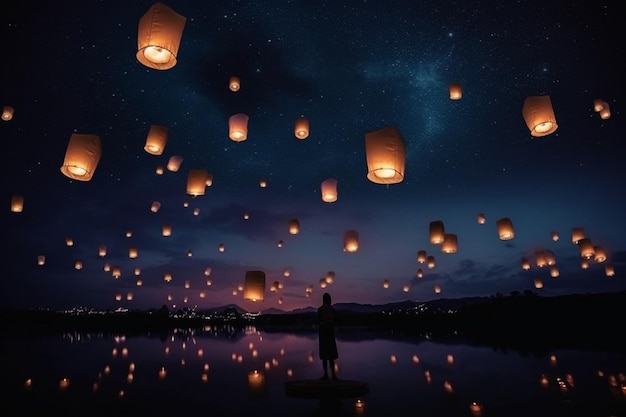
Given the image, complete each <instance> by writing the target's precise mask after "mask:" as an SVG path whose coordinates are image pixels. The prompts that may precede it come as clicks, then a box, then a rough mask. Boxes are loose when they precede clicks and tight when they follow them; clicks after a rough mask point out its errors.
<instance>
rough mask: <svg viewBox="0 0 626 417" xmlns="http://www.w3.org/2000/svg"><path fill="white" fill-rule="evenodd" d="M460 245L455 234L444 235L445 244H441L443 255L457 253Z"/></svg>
mask: <svg viewBox="0 0 626 417" xmlns="http://www.w3.org/2000/svg"><path fill="white" fill-rule="evenodd" d="M458 246H459V243H458V238H457V235H456V234H454V233H444V235H443V242H441V251H442V252H443V253H456V251H457V249H458Z"/></svg>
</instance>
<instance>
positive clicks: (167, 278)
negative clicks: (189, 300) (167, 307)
mask: <svg viewBox="0 0 626 417" xmlns="http://www.w3.org/2000/svg"><path fill="white" fill-rule="evenodd" d="M172 279H173V277H172V273H171V272H166V273H165V274H164V275H163V281H165V282H172Z"/></svg>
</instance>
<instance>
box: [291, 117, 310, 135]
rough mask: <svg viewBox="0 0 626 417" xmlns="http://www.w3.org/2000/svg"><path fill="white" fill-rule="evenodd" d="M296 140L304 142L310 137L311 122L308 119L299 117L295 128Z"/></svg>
mask: <svg viewBox="0 0 626 417" xmlns="http://www.w3.org/2000/svg"><path fill="white" fill-rule="evenodd" d="M294 135H296V138H298V139H300V140H303V139H306V138H308V137H309V121H308V119H307V118H306V117H304V116H302V117H298V118H297V119H296V123H295V127H294Z"/></svg>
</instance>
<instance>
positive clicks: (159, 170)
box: [154, 165, 163, 175]
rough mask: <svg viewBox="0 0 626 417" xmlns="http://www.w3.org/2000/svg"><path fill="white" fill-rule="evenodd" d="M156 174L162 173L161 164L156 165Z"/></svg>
mask: <svg viewBox="0 0 626 417" xmlns="http://www.w3.org/2000/svg"><path fill="white" fill-rule="evenodd" d="M154 172H156V174H157V175H163V167H162V166H161V165H159V166H157V167H156V169H155V171H154Z"/></svg>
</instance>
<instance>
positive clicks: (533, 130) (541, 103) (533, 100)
mask: <svg viewBox="0 0 626 417" xmlns="http://www.w3.org/2000/svg"><path fill="white" fill-rule="evenodd" d="M522 115H523V116H524V120H525V121H526V126H528V130H530V134H531V136H534V137H540V136H547V135H549V134H551V133H554V132H555V131H556V129H557V128H558V125H557V123H556V117H555V116H554V110H553V109H552V101H551V100H550V96H530V97H526V99H525V100H524V106H523V108H522Z"/></svg>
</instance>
